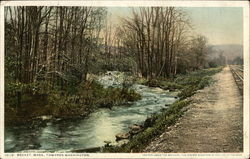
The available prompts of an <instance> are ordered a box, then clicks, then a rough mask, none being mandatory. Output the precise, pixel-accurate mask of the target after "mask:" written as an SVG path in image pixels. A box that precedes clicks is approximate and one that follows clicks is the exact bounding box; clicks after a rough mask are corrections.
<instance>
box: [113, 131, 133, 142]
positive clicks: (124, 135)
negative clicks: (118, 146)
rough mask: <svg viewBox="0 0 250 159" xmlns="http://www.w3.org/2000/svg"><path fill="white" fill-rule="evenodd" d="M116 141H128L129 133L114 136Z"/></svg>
mask: <svg viewBox="0 0 250 159" xmlns="http://www.w3.org/2000/svg"><path fill="white" fill-rule="evenodd" d="M115 137H116V141H119V140H122V139H128V138H129V137H130V134H129V133H119V134H117V135H115Z"/></svg>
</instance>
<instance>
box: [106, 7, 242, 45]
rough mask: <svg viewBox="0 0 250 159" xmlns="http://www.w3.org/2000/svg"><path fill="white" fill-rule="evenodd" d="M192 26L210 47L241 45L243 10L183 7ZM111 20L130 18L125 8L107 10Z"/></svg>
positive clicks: (235, 8)
mask: <svg viewBox="0 0 250 159" xmlns="http://www.w3.org/2000/svg"><path fill="white" fill-rule="evenodd" d="M181 9H183V10H185V12H186V13H187V14H188V15H189V17H190V19H191V22H192V24H193V28H194V32H195V33H196V34H201V35H204V36H206V37H207V39H208V43H209V44H211V45H224V44H240V45H242V44H243V8H240V7H183V8H181ZM108 12H109V13H110V15H111V17H112V19H114V21H117V19H119V17H124V16H130V15H131V14H130V9H129V8H126V7H116V8H114V7H112V8H108Z"/></svg>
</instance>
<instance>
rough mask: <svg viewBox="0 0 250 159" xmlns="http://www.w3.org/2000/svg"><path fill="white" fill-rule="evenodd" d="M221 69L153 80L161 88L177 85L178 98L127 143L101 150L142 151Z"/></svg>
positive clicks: (171, 123) (185, 109) (170, 123)
mask: <svg viewBox="0 0 250 159" xmlns="http://www.w3.org/2000/svg"><path fill="white" fill-rule="evenodd" d="M222 69H223V67H218V68H211V69H204V70H199V71H197V72H192V73H190V74H187V75H180V76H178V77H177V78H176V79H174V81H170V82H169V81H168V80H166V79H165V80H164V79H163V80H162V79H161V80H159V79H158V80H156V81H157V82H154V84H155V86H158V87H161V88H163V87H166V88H169V87H170V86H174V87H176V86H178V87H179V88H181V89H180V93H179V94H178V97H179V100H178V101H176V102H174V103H173V104H171V105H170V106H169V107H168V109H166V110H164V111H163V112H162V113H159V114H156V115H155V116H154V118H156V120H155V122H154V123H153V124H152V126H150V127H148V128H145V129H144V131H142V132H140V133H138V134H137V135H135V136H134V137H133V138H131V139H130V140H129V142H128V143H125V144H123V145H121V146H108V147H105V148H104V149H103V152H114V153H116V152H127V153H129V152H142V151H143V150H144V149H145V147H146V146H147V145H148V144H149V143H150V142H151V141H152V140H154V138H156V137H157V136H159V135H160V134H162V133H163V132H164V131H166V130H167V128H168V127H169V126H171V125H174V124H175V123H176V121H178V120H179V119H180V118H181V117H182V116H183V115H184V113H185V112H186V111H187V110H188V109H189V107H187V106H188V105H190V103H192V100H191V98H190V97H191V96H193V95H194V94H195V93H196V91H198V90H201V89H203V88H205V87H207V86H209V85H210V84H212V83H213V82H215V80H213V78H212V76H213V75H214V74H216V73H218V72H220V71H222ZM144 82H145V83H146V84H147V83H151V82H149V81H144Z"/></svg>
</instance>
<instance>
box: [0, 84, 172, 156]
mask: <svg viewBox="0 0 250 159" xmlns="http://www.w3.org/2000/svg"><path fill="white" fill-rule="evenodd" d="M134 88H135V90H136V91H138V92H139V93H140V94H141V95H142V99H141V100H139V101H136V102H134V103H133V104H132V105H131V106H120V107H119V106H117V107H114V108H112V110H109V109H99V110H97V111H96V112H94V113H92V114H91V115H90V116H89V117H88V118H85V119H80V120H74V121H61V122H58V123H47V126H45V127H39V128H35V129H30V128H28V127H21V126H20V127H7V128H6V129H5V140H4V143H5V144H4V145H5V152H18V151H23V150H31V149H35V150H46V151H50V152H55V151H57V152H67V151H70V150H72V149H79V148H88V147H95V146H103V145H104V141H111V142H112V144H116V142H115V135H116V134H118V133H121V132H127V131H128V130H129V126H131V125H133V124H136V123H137V124H140V123H142V122H143V121H144V120H145V119H146V118H147V117H148V116H150V115H151V114H153V113H157V112H160V110H161V109H162V108H165V104H171V103H173V102H174V101H175V100H176V99H175V98H174V97H173V96H172V95H171V93H169V92H167V91H164V90H162V89H159V88H149V87H146V86H143V85H135V86H134Z"/></svg>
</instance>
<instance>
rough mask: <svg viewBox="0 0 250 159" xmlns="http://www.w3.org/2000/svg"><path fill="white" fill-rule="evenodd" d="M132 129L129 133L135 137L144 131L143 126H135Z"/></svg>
mask: <svg viewBox="0 0 250 159" xmlns="http://www.w3.org/2000/svg"><path fill="white" fill-rule="evenodd" d="M130 129H131V130H130V131H129V133H130V134H131V135H135V134H138V133H139V132H141V131H142V130H143V127H142V126H141V125H137V124H134V125H133V126H131V127H130Z"/></svg>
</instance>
